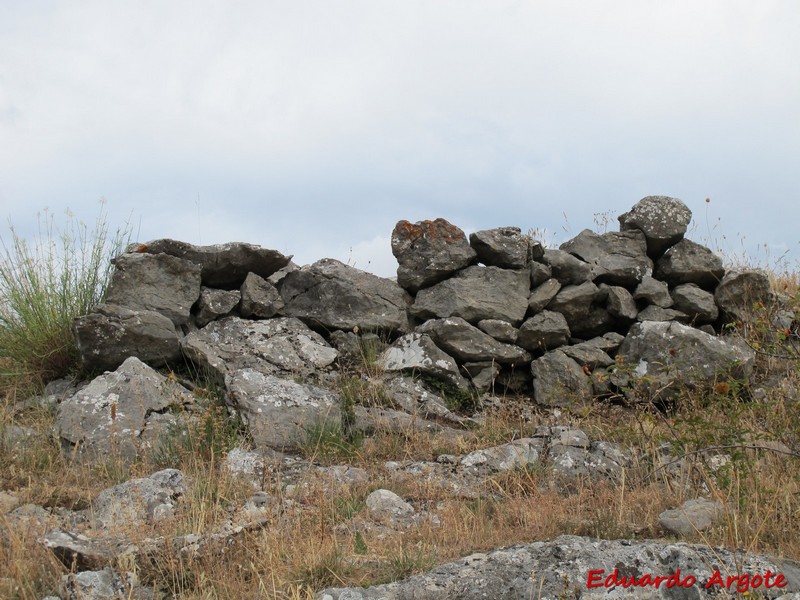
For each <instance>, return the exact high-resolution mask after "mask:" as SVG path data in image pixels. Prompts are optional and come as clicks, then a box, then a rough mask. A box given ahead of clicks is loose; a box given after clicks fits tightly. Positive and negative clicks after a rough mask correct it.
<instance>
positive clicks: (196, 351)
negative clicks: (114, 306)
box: [181, 317, 338, 381]
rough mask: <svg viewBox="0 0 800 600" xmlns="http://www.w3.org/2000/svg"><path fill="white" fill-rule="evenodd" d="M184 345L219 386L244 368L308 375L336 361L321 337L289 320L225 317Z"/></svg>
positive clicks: (297, 321)
mask: <svg viewBox="0 0 800 600" xmlns="http://www.w3.org/2000/svg"><path fill="white" fill-rule="evenodd" d="M181 346H182V348H183V352H184V354H185V355H186V357H187V358H189V359H190V360H191V361H192V362H194V363H195V364H197V365H199V366H200V367H201V368H203V369H205V370H207V371H208V372H209V373H211V374H214V375H215V376H216V378H217V379H218V380H219V381H222V380H224V378H225V375H227V374H228V373H229V372H234V371H237V370H239V369H242V368H252V369H256V370H258V371H261V372H263V373H279V372H284V373H292V374H294V375H301V376H305V375H309V374H311V373H313V372H314V371H316V370H319V369H324V368H326V367H327V366H328V365H330V364H331V363H333V361H334V360H336V357H337V356H338V352H337V351H336V349H334V348H331V347H330V346H329V345H328V343H327V342H326V341H325V339H324V338H323V337H322V336H321V335H319V334H318V333H316V332H315V331H312V330H311V329H309V328H308V327H307V326H306V325H305V324H304V323H303V322H302V321H300V320H299V319H292V318H287V317H283V318H277V319H270V320H268V321H249V320H247V319H240V318H239V317H225V318H223V319H220V320H219V321H214V322H212V323H210V324H209V325H207V326H206V327H204V328H203V329H201V330H200V331H195V332H192V333H190V334H189V335H187V336H186V337H185V338H184V339H183V340H182V341H181Z"/></svg>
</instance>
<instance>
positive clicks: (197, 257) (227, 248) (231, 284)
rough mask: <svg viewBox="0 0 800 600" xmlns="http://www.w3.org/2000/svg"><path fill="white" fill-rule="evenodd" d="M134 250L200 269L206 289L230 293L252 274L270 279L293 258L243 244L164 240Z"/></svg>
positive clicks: (136, 247) (138, 245)
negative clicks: (182, 262)
mask: <svg viewBox="0 0 800 600" xmlns="http://www.w3.org/2000/svg"><path fill="white" fill-rule="evenodd" d="M134 248H135V251H138V252H146V253H150V254H159V253H164V254H169V255H171V256H177V257H178V258H183V259H186V260H188V261H190V262H193V263H194V264H196V265H200V267H201V269H202V271H201V278H202V283H203V285H205V286H208V287H215V288H222V289H228V290H232V289H238V288H239V286H241V285H242V283H244V280H245V278H246V277H247V274H248V273H255V274H256V275H258V276H259V277H264V278H265V279H266V278H268V277H270V276H271V275H272V274H273V273H275V272H276V271H278V270H279V269H282V268H283V267H286V266H287V265H288V264H289V261H290V260H291V258H292V257H291V256H284V255H283V254H281V253H280V252H278V251H277V250H269V249H267V248H262V247H261V246H256V245H254V244H244V243H241V242H233V243H229V244H215V245H213V246H195V245H194V244H188V243H186V242H179V241H176V240H169V239H162V240H154V241H151V242H147V243H145V244H136V245H134ZM128 251H129V252H130V251H131V249H130V248H129V250H128ZM273 283H274V282H273Z"/></svg>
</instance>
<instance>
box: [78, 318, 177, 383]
mask: <svg viewBox="0 0 800 600" xmlns="http://www.w3.org/2000/svg"><path fill="white" fill-rule="evenodd" d="M72 333H73V335H74V337H75V342H76V345H77V347H78V352H79V353H80V356H81V366H82V368H83V369H84V370H85V371H110V370H113V369H116V368H117V367H118V366H120V365H121V364H122V363H123V362H124V361H125V359H127V358H128V357H131V356H135V357H136V358H138V359H139V360H142V361H144V362H146V363H148V364H150V365H153V366H155V367H159V366H161V365H164V364H169V363H173V362H175V361H177V360H178V359H179V358H180V355H181V347H180V339H179V338H178V334H177V333H176V331H175V325H174V323H173V322H172V321H171V320H170V319H169V318H167V317H165V316H164V315H162V314H160V313H157V312H155V311H151V310H131V309H129V308H124V307H122V306H116V305H112V304H98V305H97V306H96V307H95V308H94V311H93V312H92V313H90V314H88V315H84V316H82V317H78V318H76V319H75V321H73V324H72Z"/></svg>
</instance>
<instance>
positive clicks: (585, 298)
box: [547, 281, 599, 335]
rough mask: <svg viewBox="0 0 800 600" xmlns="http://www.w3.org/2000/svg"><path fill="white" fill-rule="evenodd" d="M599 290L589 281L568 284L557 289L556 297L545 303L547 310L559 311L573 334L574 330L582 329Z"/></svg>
mask: <svg viewBox="0 0 800 600" xmlns="http://www.w3.org/2000/svg"><path fill="white" fill-rule="evenodd" d="M598 294H599V290H598V288H597V286H596V285H595V284H594V283H592V282H591V281H586V282H584V283H582V284H580V285H568V286H565V287H562V288H561V290H559V292H558V294H556V297H555V298H553V299H552V300H551V301H550V303H549V304H548V305H547V310H550V311H554V312H559V313H561V314H562V315H564V318H565V319H566V320H567V325H569V328H570V331H572V333H573V335H574V334H575V330H577V329H583V326H584V324H585V321H586V318H587V317H588V316H589V312H590V309H591V307H592V304H593V303H594V301H595V299H596V298H597V297H598Z"/></svg>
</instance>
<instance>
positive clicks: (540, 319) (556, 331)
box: [517, 310, 570, 352]
mask: <svg viewBox="0 0 800 600" xmlns="http://www.w3.org/2000/svg"><path fill="white" fill-rule="evenodd" d="M569 336H570V331H569V325H567V320H566V319H565V318H564V315H562V314H561V313H557V312H553V311H549V310H543V311H542V312H540V313H538V314H536V315H534V316H533V317H531V318H530V319H528V320H527V321H525V322H524V323H523V324H522V327H520V328H519V335H518V336H517V344H518V345H520V346H522V347H523V348H525V349H526V350H530V351H531V352H536V351H542V350H550V349H552V348H558V347H559V346H563V345H564V344H566V343H567V341H568V340H569Z"/></svg>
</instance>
